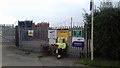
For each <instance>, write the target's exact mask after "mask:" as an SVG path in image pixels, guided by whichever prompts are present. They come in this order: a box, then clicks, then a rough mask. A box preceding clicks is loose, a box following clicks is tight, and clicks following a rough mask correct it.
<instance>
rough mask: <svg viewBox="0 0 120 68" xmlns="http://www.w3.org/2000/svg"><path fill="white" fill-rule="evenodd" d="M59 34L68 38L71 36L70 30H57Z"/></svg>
mask: <svg viewBox="0 0 120 68" xmlns="http://www.w3.org/2000/svg"><path fill="white" fill-rule="evenodd" d="M57 36H58V37H63V38H68V37H69V31H68V30H57Z"/></svg>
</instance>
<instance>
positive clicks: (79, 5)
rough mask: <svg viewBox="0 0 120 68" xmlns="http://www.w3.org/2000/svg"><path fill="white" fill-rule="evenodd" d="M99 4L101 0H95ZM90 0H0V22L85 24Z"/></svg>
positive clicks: (54, 24) (55, 24)
mask: <svg viewBox="0 0 120 68" xmlns="http://www.w3.org/2000/svg"><path fill="white" fill-rule="evenodd" d="M94 1H95V4H96V5H97V6H99V2H100V1H101V0H94ZM89 3H90V0H0V24H14V23H15V22H17V20H33V21H34V22H36V23H38V22H42V21H45V22H49V23H50V24H51V25H53V26H58V25H70V17H73V23H74V25H83V17H82V13H84V11H83V8H84V9H85V10H86V11H87V12H90V11H89V5H90V4H89Z"/></svg>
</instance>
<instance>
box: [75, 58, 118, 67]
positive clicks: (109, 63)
mask: <svg viewBox="0 0 120 68" xmlns="http://www.w3.org/2000/svg"><path fill="white" fill-rule="evenodd" d="M77 63H79V64H83V65H89V66H94V67H105V68H106V67H117V68H118V67H119V68H120V65H119V63H118V62H117V61H110V60H101V59H95V60H93V61H91V60H90V59H80V60H79V61H78V62H77Z"/></svg>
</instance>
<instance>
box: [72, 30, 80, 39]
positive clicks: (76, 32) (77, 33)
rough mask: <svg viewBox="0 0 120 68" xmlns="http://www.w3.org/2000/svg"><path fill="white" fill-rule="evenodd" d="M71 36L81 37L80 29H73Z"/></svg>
mask: <svg viewBox="0 0 120 68" xmlns="http://www.w3.org/2000/svg"><path fill="white" fill-rule="evenodd" d="M72 36H73V37H82V31H81V30H73V32H72Z"/></svg>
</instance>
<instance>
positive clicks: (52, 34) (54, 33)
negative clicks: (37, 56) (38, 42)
mask: <svg viewBox="0 0 120 68" xmlns="http://www.w3.org/2000/svg"><path fill="white" fill-rule="evenodd" d="M48 38H57V31H56V30H48Z"/></svg>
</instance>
